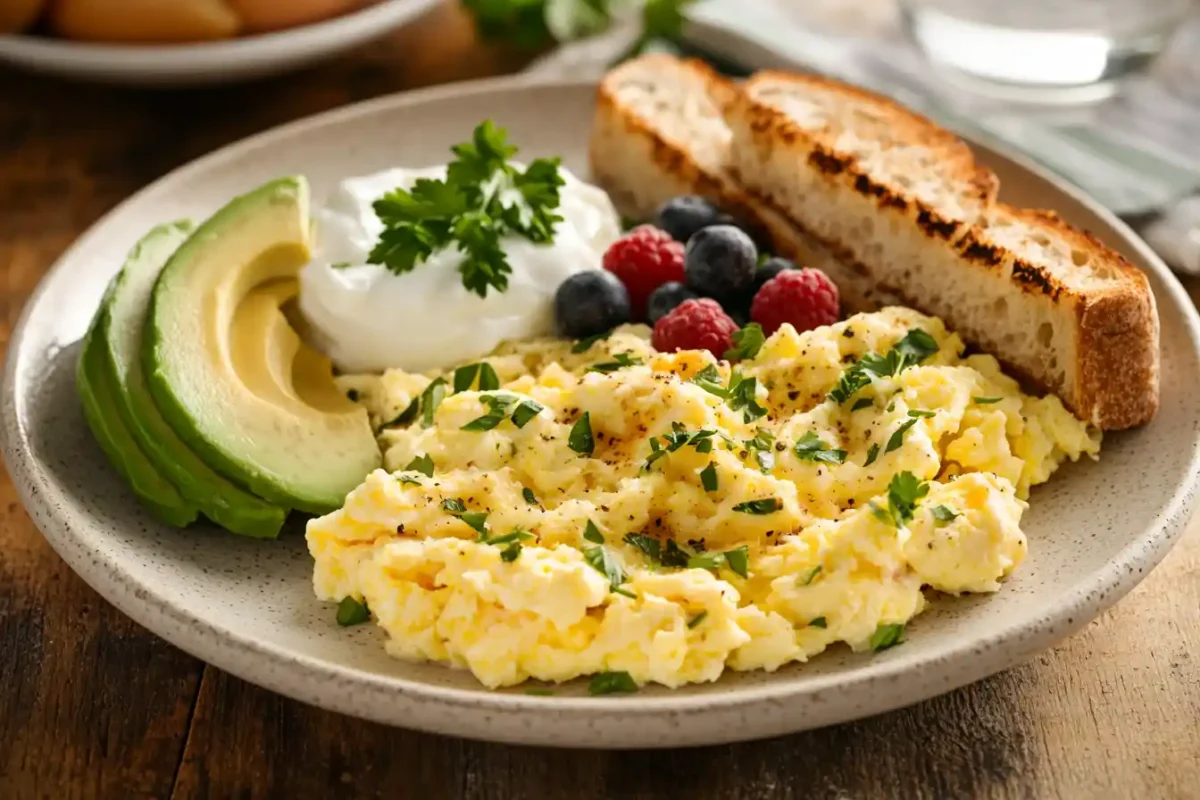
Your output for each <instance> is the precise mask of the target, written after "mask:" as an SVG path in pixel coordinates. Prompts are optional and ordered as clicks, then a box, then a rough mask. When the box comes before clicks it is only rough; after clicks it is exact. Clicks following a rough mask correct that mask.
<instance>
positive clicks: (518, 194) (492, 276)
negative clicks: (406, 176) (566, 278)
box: [367, 120, 564, 297]
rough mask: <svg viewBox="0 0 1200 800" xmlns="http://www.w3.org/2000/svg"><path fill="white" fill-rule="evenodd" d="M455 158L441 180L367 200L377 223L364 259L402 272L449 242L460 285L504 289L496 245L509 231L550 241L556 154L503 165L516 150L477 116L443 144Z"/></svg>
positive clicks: (503, 266) (482, 290)
mask: <svg viewBox="0 0 1200 800" xmlns="http://www.w3.org/2000/svg"><path fill="white" fill-rule="evenodd" d="M451 150H452V152H453V153H454V155H455V160H454V161H452V162H451V163H450V164H449V166H448V167H447V169H446V177H445V179H444V180H435V179H430V178H421V179H418V180H417V181H416V182H414V184H413V186H412V188H411V189H408V190H405V189H401V188H399V187H397V188H395V189H393V190H391V191H390V192H387V193H386V194H384V195H383V196H382V197H380V198H379V199H378V200H376V201H375V202H374V204H373V205H372V208H373V209H374V211H375V214H376V216H378V217H379V220H380V221H381V222H382V223H383V225H384V229H383V232H382V233H381V234H380V235H379V241H378V242H377V243H376V244H375V246H374V247H373V248H372V249H371V253H370V255H369V256H368V257H367V262H368V263H370V264H382V265H383V266H385V267H387V269H388V270H389V271H390V272H393V273H395V274H397V275H402V274H404V273H407V272H411V271H412V270H413V269H415V268H416V267H417V265H418V264H420V263H422V262H424V261H426V260H428V259H429V258H430V257H431V256H432V255H433V254H434V253H437V252H438V251H440V250H443V249H445V248H448V247H457V248H458V250H460V251H461V252H462V255H463V259H462V261H461V263H460V264H459V266H458V271H459V273H461V275H462V283H463V286H464V287H466V289H467V290H468V291H470V292H474V293H475V294H477V295H479V296H480V297H486V296H487V293H488V290H489V289H495V290H496V291H498V292H503V291H505V290H506V289H507V288H508V276H509V274H510V273H511V272H512V265H511V264H509V262H508V257H507V256H506V255H505V253H504V248H503V247H502V246H501V244H500V240H501V238H502V237H503V236H507V235H510V234H517V235H519V236H523V237H524V238H526V239H528V240H529V241H531V242H534V243H535V244H545V243H547V242H550V241H553V239H554V225H555V223H557V222H559V221H561V220H562V217H561V216H559V215H558V214H557V213H555V212H556V209H558V206H559V201H560V197H559V188H560V187H561V186H562V185H563V182H564V181H563V177H562V175H560V174H559V160H558V159H557V158H537V159H534V160H533V161H532V162H530V163H529V165H528V166H526V167H525V168H524V169H523V170H519V169H517V167H515V166H514V165H513V164H511V163H509V159H510V158H511V157H512V156H514V155H516V153H517V148H516V147H513V146H512V145H510V144H508V142H507V134H506V132H505V131H504V129H503V128H497V127H496V126H495V125H494V124H493V123H492V121H491V120H485V121H484V122H482V123H480V124H479V125H478V126H477V127H476V128H475V130H474V132H473V134H472V137H471V141H470V142H464V143H462V144H458V145H455V146H454V147H452V148H451Z"/></svg>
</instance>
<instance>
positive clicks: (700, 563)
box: [687, 545, 750, 578]
mask: <svg viewBox="0 0 1200 800" xmlns="http://www.w3.org/2000/svg"><path fill="white" fill-rule="evenodd" d="M687 565H688V568H689V569H714V570H715V569H720V568H721V567H729V569H731V570H733V571H734V572H735V573H737V574H738V575H741V576H742V577H743V578H748V577H750V550H749V548H748V547H746V545H742V546H741V547H738V548H736V549H734V550H726V551H725V552H724V553H698V554H696V555H694V556H692V557H691V558H689V559H688V561H687Z"/></svg>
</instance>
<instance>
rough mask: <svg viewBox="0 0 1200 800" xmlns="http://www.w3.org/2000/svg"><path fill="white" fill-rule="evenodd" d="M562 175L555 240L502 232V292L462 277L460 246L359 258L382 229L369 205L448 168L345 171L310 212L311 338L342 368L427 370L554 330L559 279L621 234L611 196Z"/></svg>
mask: <svg viewBox="0 0 1200 800" xmlns="http://www.w3.org/2000/svg"><path fill="white" fill-rule="evenodd" d="M560 173H561V174H562V176H563V179H564V180H565V185H563V186H562V187H561V188H560V197H561V203H560V205H559V208H558V214H559V215H560V216H562V218H563V221H562V222H560V223H558V224H557V225H556V226H555V235H554V241H553V242H552V243H550V244H543V245H538V244H534V243H533V242H531V241H529V240H528V239H525V238H524V237H521V236H507V237H504V238H503V239H501V245H502V247H503V248H504V252H505V254H506V255H507V257H508V263H509V264H510V265H512V273H511V274H510V275H509V276H508V289H507V290H506V291H504V292H498V291H496V290H495V289H494V288H489V289H488V293H487V297H480V296H479V295H477V294H475V293H474V292H470V291H468V290H467V289H466V288H464V287H463V285H462V275H461V273H459V271H458V265H459V264H460V263H461V261H462V259H463V256H462V253H461V252H460V251H459V250H458V249H457V248H456V247H449V248H446V249H445V250H442V251H439V252H437V253H435V254H434V255H433V256H432V257H431V258H429V259H428V260H427V261H424V262H422V263H420V264H418V265H417V266H416V267H415V268H414V269H413V270H412V271H411V272H408V273H406V274H404V275H394V274H392V273H391V272H389V271H388V270H387V269H386V268H385V267H383V266H379V265H373V264H367V256H368V254H369V253H370V252H371V248H372V247H374V246H375V242H376V241H377V240H378V238H379V234H380V233H381V232H382V231H383V223H382V222H380V221H379V218H378V217H377V216H376V215H375V211H374V210H373V209H372V208H371V204H372V203H373V202H374V201H375V200H376V199H378V198H379V197H380V196H382V195H383V194H384V193H386V192H388V191H390V190H391V189H394V188H395V187H397V186H400V187H403V188H405V189H408V188H411V186H412V184H413V182H414V181H416V180H417V179H418V178H439V179H440V178H443V177H444V176H445V174H446V168H445V166H440V167H430V168H426V169H392V170H387V171H384V172H380V173H377V174H375V175H366V176H361V177H354V178H348V179H346V180H344V181H342V183H341V184H340V185H339V186H338V188H337V189H336V190H335V191H334V192H333V193H332V194H331V195H330V197H329V199H328V200H327V201H326V203H325V205H324V207H322V208H320V209H319V210H318V211H317V212H316V214H315V218H314V237H315V245H314V250H313V260H312V261H311V262H310V263H309V264H308V265H307V266H305V267H304V269H302V270H301V272H300V311H301V313H302V314H303V315H304V317H305V319H306V320H307V322H308V323H309V325H310V326H311V328H312V334H313V344H314V345H315V346H316V347H318V348H319V349H321V350H322V351H324V352H325V354H326V355H328V356H329V357H330V358H332V359H333V362H334V363H335V364H336V365H337V367H338V369H340V370H342V371H343V372H382V371H383V370H385V369H388V368H389V367H399V368H400V369H404V370H406V371H409V372H424V371H427V370H431V369H439V368H443V367H447V366H449V365H451V364H455V363H458V362H462V361H467V360H470V359H473V358H477V357H479V356H481V355H484V354H486V353H488V352H490V351H491V350H492V349H494V348H495V347H496V345H498V344H499V343H500V342H502V341H504V340H506V339H520V338H527V337H533V336H543V335H547V334H550V333H552V332H553V330H554V293H555V291H556V290H557V289H558V286H559V284H561V283H562V282H563V281H564V280H566V279H567V278H569V277H570V276H571V275H573V274H575V273H577V272H581V271H583V270H587V269H602V266H601V258H602V257H603V255H604V251H605V250H606V249H607V248H608V246H609V245H610V244H612V242H613V241H615V240H616V239H617V237H619V236H620V234H621V226H620V219H619V217H618V216H617V213H616V211H615V209H614V208H613V206H612V202H611V201H610V200H609V199H608V195H606V194H605V193H604V192H603V191H602V190H601V189H598V188H596V187H595V186H591V185H589V184H586V183H584V182H583V181H581V180H579V179H578V178H576V177H575V176H574V175H572V174H571V173H570V172H569V171H568V170H567V169H566V168H563V167H560ZM334 264H339V265H340V264H349V266H340V267H338V268H336V269H335V268H334V266H333V265H334Z"/></svg>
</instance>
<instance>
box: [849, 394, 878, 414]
mask: <svg viewBox="0 0 1200 800" xmlns="http://www.w3.org/2000/svg"><path fill="white" fill-rule="evenodd" d="M873 405H875V398H873V397H860V398H858V399H857V400H855V401H854V405H852V406H850V410H851V411H858V410H859V409H860V408H870V407H871V406H873Z"/></svg>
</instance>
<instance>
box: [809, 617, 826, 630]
mask: <svg viewBox="0 0 1200 800" xmlns="http://www.w3.org/2000/svg"><path fill="white" fill-rule="evenodd" d="M808 627H810V628H824V627H825V618H824V617H817V618H816V619H810V620H809V621H808Z"/></svg>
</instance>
